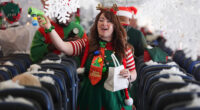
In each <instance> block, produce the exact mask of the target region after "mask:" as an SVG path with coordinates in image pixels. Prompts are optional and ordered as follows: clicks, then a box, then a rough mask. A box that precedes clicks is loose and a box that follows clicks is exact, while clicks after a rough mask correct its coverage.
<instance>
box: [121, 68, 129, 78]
mask: <svg viewBox="0 0 200 110" xmlns="http://www.w3.org/2000/svg"><path fill="white" fill-rule="evenodd" d="M120 75H121V76H123V77H124V78H127V79H128V78H130V75H131V74H130V71H129V70H128V69H123V70H121V71H120Z"/></svg>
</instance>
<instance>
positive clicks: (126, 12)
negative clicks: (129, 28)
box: [117, 10, 133, 18]
mask: <svg viewBox="0 0 200 110" xmlns="http://www.w3.org/2000/svg"><path fill="white" fill-rule="evenodd" d="M117 15H118V16H126V17H129V18H132V15H133V14H132V13H131V12H128V11H121V10H120V11H117Z"/></svg>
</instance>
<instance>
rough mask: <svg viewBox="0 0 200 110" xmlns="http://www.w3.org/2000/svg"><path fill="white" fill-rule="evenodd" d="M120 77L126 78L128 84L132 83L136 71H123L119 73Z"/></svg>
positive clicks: (135, 76)
mask: <svg viewBox="0 0 200 110" xmlns="http://www.w3.org/2000/svg"><path fill="white" fill-rule="evenodd" d="M120 75H121V76H122V77H124V78H127V79H128V80H129V82H133V81H135V80H136V78H137V72H136V70H133V71H129V70H128V69H123V70H121V71H120Z"/></svg>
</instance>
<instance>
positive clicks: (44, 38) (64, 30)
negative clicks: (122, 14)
mask: <svg viewBox="0 0 200 110" xmlns="http://www.w3.org/2000/svg"><path fill="white" fill-rule="evenodd" d="M51 24H52V25H53V26H54V27H55V31H56V32H57V33H58V35H59V36H60V37H61V38H62V39H67V38H68V37H70V35H71V32H72V31H74V30H75V31H76V35H78V37H80V38H82V36H83V34H84V30H83V28H82V27H81V26H80V25H79V24H77V23H75V22H73V21H71V22H70V23H69V24H68V26H66V27H62V26H60V25H59V24H56V23H54V22H51ZM69 34H70V35H69ZM50 45H52V42H51V39H50V36H49V34H47V33H45V30H44V28H39V29H38V31H36V33H35V36H34V38H33V41H32V45H31V48H30V56H31V59H32V61H33V62H34V63H36V62H38V61H40V60H42V58H43V57H44V56H45V55H46V54H47V53H49V52H52V50H49V49H48V46H50ZM53 52H54V53H56V54H60V51H58V50H57V49H54V50H53Z"/></svg>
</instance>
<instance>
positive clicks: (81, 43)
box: [70, 37, 88, 56]
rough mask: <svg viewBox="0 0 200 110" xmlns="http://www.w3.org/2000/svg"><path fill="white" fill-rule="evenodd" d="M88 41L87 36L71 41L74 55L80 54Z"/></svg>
mask: <svg viewBox="0 0 200 110" xmlns="http://www.w3.org/2000/svg"><path fill="white" fill-rule="evenodd" d="M86 42H88V38H87V37H83V38H81V39H78V40H76V41H70V43H71V44H72V47H73V54H72V55H73V56H78V55H80V54H81V53H82V51H83V49H84V48H85V46H86Z"/></svg>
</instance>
